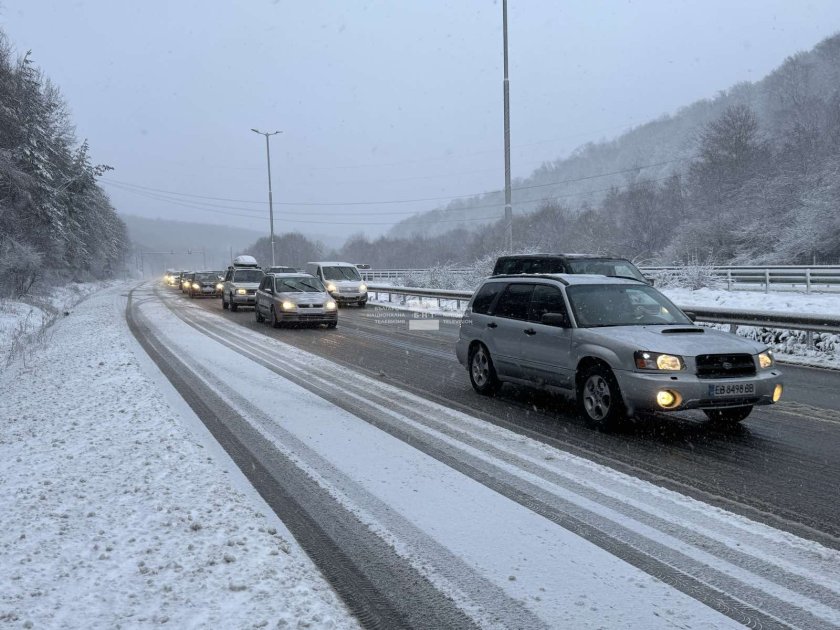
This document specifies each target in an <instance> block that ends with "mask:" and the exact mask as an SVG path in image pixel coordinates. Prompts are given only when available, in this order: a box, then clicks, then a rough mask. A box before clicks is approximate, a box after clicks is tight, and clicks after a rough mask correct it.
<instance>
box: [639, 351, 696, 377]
mask: <svg viewBox="0 0 840 630" xmlns="http://www.w3.org/2000/svg"><path fill="white" fill-rule="evenodd" d="M634 358H635V363H636V367H637V368H638V369H640V370H663V371H668V372H679V371H680V370H683V369H685V362H684V361H683V359H682V357H680V356H677V355H675V354H662V353H659V352H646V351H644V350H639V351H638V352H636V353H635V355H634Z"/></svg>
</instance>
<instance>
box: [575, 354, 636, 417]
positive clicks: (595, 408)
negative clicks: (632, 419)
mask: <svg viewBox="0 0 840 630" xmlns="http://www.w3.org/2000/svg"><path fill="white" fill-rule="evenodd" d="M578 383H579V384H578V390H577V399H578V408H579V409H580V413H581V415H583V418H584V420H586V423H587V424H589V425H590V426H591V427H594V428H596V429H600V430H602V431H605V430H609V429H614V428H615V427H616V426H618V424H619V423H620V422H621V421H622V420H624V419H625V417H626V415H627V410H626V408H625V407H624V401H623V400H622V398H621V390H620V389H619V387H618V381H617V380H616V379H615V375H614V374H613V373H612V370H611V369H610V368H609V367H607V366H606V365H603V364H600V363H596V364H594V365H591V366H589V367H587V368H585V369H584V370H583V372H582V373H581V374H580V378H579V380H578Z"/></svg>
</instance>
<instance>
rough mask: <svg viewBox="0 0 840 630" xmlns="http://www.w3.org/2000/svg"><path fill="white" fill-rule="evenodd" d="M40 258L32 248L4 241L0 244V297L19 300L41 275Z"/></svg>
mask: <svg viewBox="0 0 840 630" xmlns="http://www.w3.org/2000/svg"><path fill="white" fill-rule="evenodd" d="M41 264H42V256H41V254H39V253H38V252H37V251H36V250H35V248H34V247H32V246H30V245H26V244H23V243H18V242H17V241H14V240H11V239H6V240H5V241H3V242H2V243H1V244H0V295H3V296H6V297H12V298H21V297H23V296H25V295H26V294H27V293H29V291H30V289H32V286H33V285H34V284H35V283H36V282H37V281H38V279H39V278H40V273H41Z"/></svg>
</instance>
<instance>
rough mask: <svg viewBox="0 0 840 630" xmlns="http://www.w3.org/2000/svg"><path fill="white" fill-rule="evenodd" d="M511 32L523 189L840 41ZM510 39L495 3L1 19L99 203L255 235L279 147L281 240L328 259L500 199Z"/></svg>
mask: <svg viewBox="0 0 840 630" xmlns="http://www.w3.org/2000/svg"><path fill="white" fill-rule="evenodd" d="M508 11H509V14H508V20H509V31H510V33H509V38H510V45H509V50H510V78H511V144H512V168H513V174H514V176H515V177H516V176H526V175H528V174H529V173H530V171H531V170H532V169H533V168H535V167H536V166H538V165H539V164H540V163H541V162H543V161H547V160H552V159H556V158H557V157H561V156H564V155H566V154H568V153H569V152H570V151H571V150H573V149H574V148H575V147H577V146H579V145H581V144H583V143H585V142H587V141H590V140H598V139H604V138H610V137H613V136H615V135H618V134H619V133H621V132H622V131H624V130H626V129H627V128H629V127H631V126H633V125H636V124H640V123H644V122H646V121H648V120H650V119H651V118H654V117H656V116H659V115H661V114H663V113H672V112H674V111H675V110H676V109H678V108H679V107H681V106H684V105H687V104H689V103H690V102H692V101H694V100H696V99H699V98H704V97H711V96H714V95H715V93H716V92H718V91H719V90H723V89H726V88H728V87H729V86H731V85H732V84H734V83H736V82H739V81H750V80H757V79H760V78H761V77H762V76H764V75H765V74H766V73H767V72H769V71H770V70H772V69H773V68H774V67H776V66H777V65H779V64H780V63H781V62H782V61H783V60H784V59H785V57H787V56H788V55H791V54H793V53H795V52H797V51H799V50H805V49H809V48H811V47H812V46H813V45H814V44H816V43H817V42H818V41H819V40H821V39H823V38H824V37H827V36H828V35H831V34H832V33H834V32H836V31H837V30H840V2H838V1H837V0H813V1H805V0H800V1H797V0H786V1H785V0H738V1H733V0H696V1H692V2H679V1H675V0H646V1H645V0H643V1H637V2H627V1H623V2H620V1H618V0H612V1H606V0H604V1H597V0H562V1H561V0H510V2H509V6H508ZM501 18H502V7H501V2H493V1H492V0H451V1H446V0H413V1H409V0H402V1H399V0H390V1H387V0H383V1H377V2H370V1H362V0H357V1H354V0H344V1H339V0H333V1H332V2H328V1H323V0H306V1H302V0H295V1H290V0H277V1H275V2H271V1H269V0H248V1H245V0H240V1H229V2H222V1H220V0H177V1H176V0H144V1H142V2H128V1H118V0H83V1H77V2H71V1H59V0H5V1H4V2H3V7H2V24H3V28H4V29H5V30H6V33H7V35H8V37H9V39H10V40H11V42H12V43H13V44H14V45H15V46H16V48H17V50H18V51H19V52H24V51H26V50H27V49H31V50H32V52H33V57H34V60H35V61H36V62H37V63H38V64H39V65H40V66H41V67H42V68H43V70H44V71H45V73H46V74H47V75H48V76H49V77H50V78H51V79H52V80H53V81H55V82H56V83H57V84H58V85H59V86H60V87H61V89H62V90H63V92H64V94H65V96H66V97H67V99H68V101H69V103H70V107H71V110H72V114H73V119H74V121H75V123H76V125H77V130H78V135H79V136H80V138H84V137H86V138H88V139H89V141H90V144H91V147H92V152H93V156H94V159H95V160H96V161H97V162H102V163H107V164H110V165H111V166H113V167H114V168H115V170H114V171H111V172H110V173H108V174H107V176H106V178H105V181H106V182H113V183H106V186H107V188H108V191H109V192H110V194H111V197H112V200H113V202H114V204H115V206H116V207H117V209H118V210H119V211H120V212H122V213H126V214H137V215H141V216H147V217H166V218H173V219H180V220H186V221H201V222H207V223H222V224H227V225H235V226H239V227H247V228H252V229H260V230H263V229H265V230H266V231H267V226H268V219H267V216H268V211H267V180H266V164H265V141H264V139H263V138H262V137H260V136H257V135H256V134H254V133H252V132H251V131H250V128H251V127H257V128H259V129H261V130H263V131H273V130H275V129H280V130H283V134H281V135H279V136H275V137H274V138H272V140H271V142H272V175H273V184H274V199H275V230H276V231H277V232H282V231H287V230H289V229H295V230H300V231H303V232H305V233H310V234H316V235H329V236H333V237H335V236H342V235H345V236H346V235H349V234H351V233H353V232H359V231H365V232H367V233H368V234H372V235H373V234H378V233H381V232H383V231H384V230H386V229H387V227H388V225H389V224H392V223H394V222H396V221H397V220H399V219H400V218H403V217H404V216H406V214H407V213H411V212H414V211H419V210H427V209H430V208H432V207H434V206H435V205H436V202H412V203H381V204H369V205H365V204H362V203H360V202H371V201H388V202H393V201H402V200H411V199H426V198H437V197H448V196H456V195H466V194H471V193H476V192H482V191H488V190H494V189H499V188H501V187H502V186H503V185H504V169H503V158H502V146H503V144H502V98H501V96H502V21H501ZM120 182H121V183H120ZM125 184H129V185H131V186H136V187H143V188H135V189H134V190H135V191H137V192H129V191H128V190H126V188H125V187H124V185H125ZM118 186H120V187H118ZM156 191H169V193H180V195H171V194H168V193H167V194H164V193H160V192H156ZM138 193H142V194H138ZM198 196H204V197H214V198H219V199H232V200H237V201H220V200H211V199H207V200H204V201H202V200H200V199H199V198H198ZM162 197H166V199H164V198H162ZM249 202H254V203H249ZM300 202H307V203H310V204H311V203H325V204H338V205H296V204H298V203H300ZM348 202H353V204H352V205H351V204H350V203H348ZM290 203H291V204H292V205H286V204H290ZM197 206H200V207H197ZM242 215H244V216H242ZM257 215H259V216H257Z"/></svg>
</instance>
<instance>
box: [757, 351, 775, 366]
mask: <svg viewBox="0 0 840 630" xmlns="http://www.w3.org/2000/svg"><path fill="white" fill-rule="evenodd" d="M774 365H776V360H775V359H774V358H773V351H772V350H765V351H764V352H762V353H761V354H759V355H758V366H759V367H760V368H761V369H762V370H766V369H767V368H771V367H773V366H774Z"/></svg>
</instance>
